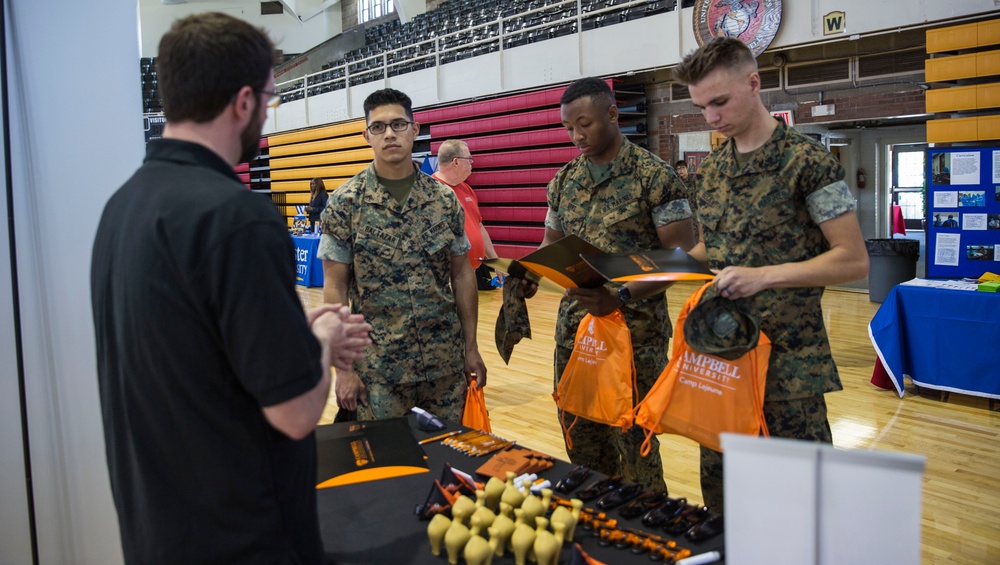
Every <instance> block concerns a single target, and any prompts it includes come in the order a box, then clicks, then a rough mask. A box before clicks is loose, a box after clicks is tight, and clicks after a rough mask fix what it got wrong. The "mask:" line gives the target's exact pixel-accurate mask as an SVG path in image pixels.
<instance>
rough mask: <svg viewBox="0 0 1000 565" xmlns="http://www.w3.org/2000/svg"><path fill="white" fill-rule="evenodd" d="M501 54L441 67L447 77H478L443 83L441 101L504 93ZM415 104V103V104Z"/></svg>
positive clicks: (492, 54)
mask: <svg viewBox="0 0 1000 565" xmlns="http://www.w3.org/2000/svg"><path fill="white" fill-rule="evenodd" d="M500 59H501V56H500V53H499V52H496V53H489V54H487V55H482V56H479V57H473V58H471V59H465V60H463V61H455V62H454V63H448V64H447V65H444V66H442V67H441V70H442V71H443V73H444V75H445V76H447V77H449V78H450V77H452V76H458V77H476V79H475V80H447V81H442V83H441V95H440V98H439V99H440V100H466V99H469V98H476V97H479V96H490V95H492V94H496V93H497V92H503V90H504V85H503V81H502V80H501V79H502V76H501V74H500ZM414 103H415V102H414Z"/></svg>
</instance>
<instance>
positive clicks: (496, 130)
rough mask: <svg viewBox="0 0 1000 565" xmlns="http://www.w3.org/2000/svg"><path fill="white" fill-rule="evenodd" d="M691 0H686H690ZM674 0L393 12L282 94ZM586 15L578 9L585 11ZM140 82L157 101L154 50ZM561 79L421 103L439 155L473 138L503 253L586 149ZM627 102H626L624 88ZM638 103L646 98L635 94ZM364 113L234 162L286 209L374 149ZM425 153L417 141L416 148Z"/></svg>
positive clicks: (533, 223) (531, 245) (521, 248)
mask: <svg viewBox="0 0 1000 565" xmlns="http://www.w3.org/2000/svg"><path fill="white" fill-rule="evenodd" d="M690 3H691V0H684V1H683V3H682V5H688V4H690ZM677 4H678V2H677V0H657V1H646V2H639V1H635V0H583V1H582V2H581V3H580V4H579V9H580V12H579V14H578V13H577V6H578V4H577V2H575V1H560V0H513V1H510V2H492V1H489V0H471V1H468V0H449V1H446V2H444V3H443V4H441V5H440V6H438V8H436V9H435V10H432V11H430V12H427V13H424V14H420V15H418V16H416V17H415V18H414V19H413V20H411V21H410V22H408V23H406V24H402V23H400V21H399V20H398V19H390V20H385V21H382V22H379V23H376V24H374V25H371V26H369V27H367V29H366V30H365V45H364V46H362V47H360V48H358V49H355V50H353V51H350V52H348V53H346V54H345V55H344V57H343V58H342V59H340V60H337V61H329V62H327V63H325V64H324V65H323V66H322V70H321V71H320V72H319V73H315V74H311V75H309V76H307V77H302V78H298V79H294V80H293V81H290V82H288V83H285V84H279V87H278V91H279V93H281V94H282V95H283V101H285V102H288V101H292V100H299V99H302V98H305V97H306V96H317V95H321V94H324V93H327V92H330V91H333V90H340V89H343V88H346V87H347V86H348V85H350V86H357V85H359V84H364V83H366V82H370V81H373V80H380V79H382V78H384V77H385V76H387V75H388V76H395V75H399V74H404V73H409V72H414V71H417V70H421V69H426V68H429V67H432V66H434V65H437V64H448V63H450V62H453V61H459V60H464V59H468V58H471V57H477V56H480V55H485V54H488V53H492V52H495V51H497V50H499V49H500V48H501V42H502V43H503V48H505V49H506V48H511V47H516V46H518V45H524V44H527V43H535V42H538V41H545V40H547V39H550V38H555V37H560V36H563V35H568V34H571V33H576V32H577V31H578V29H577V26H578V25H580V24H582V26H581V29H582V30H587V29H593V28H595V27H603V26H607V25H613V24H616V23H619V22H622V21H629V20H632V19H636V18H639V17H646V16H650V15H653V14H657V13H661V12H664V11H669V10H673V9H675V8H676V6H677ZM578 18H579V19H578ZM140 66H141V71H142V88H143V101H144V107H145V108H146V111H147V112H157V111H160V107H159V95H158V92H157V90H156V74H155V73H156V71H155V60H153V59H142V60H141V61H140ZM562 90H563V89H562V87H560V88H551V89H547V90H541V91H536V92H528V93H521V94H516V95H509V96H499V97H497V98H494V99H490V100H481V101H477V102H470V103H466V104H458V105H452V106H448V107H444V108H433V109H427V110H422V111H418V112H417V113H416V116H415V118H416V120H417V121H419V122H420V123H421V124H423V125H425V126H429V127H428V128H426V129H425V130H424V131H425V132H429V137H430V141H429V146H427V145H425V146H424V151H426V150H427V149H429V150H430V151H431V152H432V153H433V154H435V155H436V153H437V149H438V147H440V144H441V142H442V141H444V140H445V139H449V138H457V139H462V140H463V141H465V142H467V143H468V144H469V148H470V150H471V151H472V152H473V155H474V156H475V172H474V173H473V174H472V176H470V177H469V179H468V182H469V184H470V185H471V186H473V187H474V188H475V190H476V192H477V195H478V197H479V201H480V204H481V207H482V209H483V217H484V222H485V224H486V227H487V230H488V231H489V233H490V236H491V238H492V239H493V240H494V243H495V246H496V248H497V251H498V252H499V253H500V255H501V256H504V257H510V258H520V257H523V256H524V255H525V254H527V253H529V252H531V251H533V250H534V249H535V248H537V245H538V244H539V242H541V239H542V236H543V235H544V226H543V223H542V222H543V220H544V217H545V211H546V209H547V205H546V201H545V186H546V185H547V184H548V182H549V181H550V180H551V179H552V178H553V176H554V175H555V173H556V172H557V171H558V170H559V168H560V167H561V166H562V165H564V164H565V163H566V162H567V161H569V160H570V159H572V158H573V157H575V156H576V155H577V154H578V150H577V149H576V148H575V147H573V146H572V145H570V144H569V141H568V139H567V136H566V132H565V130H564V129H563V128H562V127H561V126H560V125H559V124H560V116H559V108H558V102H559V97H560V95H561V93H562ZM619 105H620V106H622V107H624V106H623V102H622V101H621V100H619ZM634 109H635V110H637V111H640V110H644V108H639V107H638V106H637V107H636V108H634ZM644 119H645V118H644V116H643V117H642V120H641V121H638V122H636V123H631V122H630V123H626V122H625V121H624V120H623V121H622V128H623V131H625V132H634V134H636V135H639V134H643V133H644V132H645V123H644ZM363 127H364V122H363V120H355V121H352V122H347V123H342V124H336V125H333V126H326V127H320V128H311V129H308V130H300V131H296V132H286V133H281V134H275V135H271V136H270V137H269V138H267V139H264V140H262V148H264V149H263V151H262V155H261V156H260V157H259V158H258V159H256V160H255V161H254V162H252V163H250V164H245V165H244V166H241V167H240V168H239V170H238V174H239V175H240V178H241V179H242V180H243V181H244V182H245V183H247V185H248V186H249V187H250V188H254V189H262V190H266V191H269V192H270V193H271V198H272V200H273V201H274V203H275V205H276V206H278V209H279V210H280V211H281V213H282V214H283V215H284V216H285V217H286V218H287V219H288V222H289V224H290V223H291V221H292V216H294V215H295V214H296V209H295V206H301V205H304V204H306V203H307V202H308V199H309V180H310V179H312V178H314V177H320V178H323V179H324V180H325V182H326V184H327V189H328V190H333V189H334V188H336V187H337V186H338V185H340V184H341V183H343V182H344V181H346V180H347V179H349V178H350V177H351V176H353V175H355V174H357V173H358V172H360V171H361V170H363V169H364V168H365V167H367V166H368V164H369V163H370V162H371V159H372V158H373V154H372V151H371V149H370V148H369V147H368V146H367V144H366V143H365V141H364V138H363V137H362V136H361V135H360V132H361V130H362V129H363ZM418 154H419V153H418Z"/></svg>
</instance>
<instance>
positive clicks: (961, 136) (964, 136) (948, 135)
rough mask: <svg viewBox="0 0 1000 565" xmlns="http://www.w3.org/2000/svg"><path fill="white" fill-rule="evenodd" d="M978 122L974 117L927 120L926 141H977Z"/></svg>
mask: <svg viewBox="0 0 1000 565" xmlns="http://www.w3.org/2000/svg"><path fill="white" fill-rule="evenodd" d="M978 139H979V124H978V121H977V120H976V118H950V119H943V120H927V143H950V142H957V141H977V140H978Z"/></svg>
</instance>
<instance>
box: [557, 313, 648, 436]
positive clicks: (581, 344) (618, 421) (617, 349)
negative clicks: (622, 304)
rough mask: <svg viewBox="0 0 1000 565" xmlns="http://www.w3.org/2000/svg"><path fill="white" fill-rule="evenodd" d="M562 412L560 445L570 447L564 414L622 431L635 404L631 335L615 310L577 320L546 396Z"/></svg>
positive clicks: (628, 425)
mask: <svg viewBox="0 0 1000 565" xmlns="http://www.w3.org/2000/svg"><path fill="white" fill-rule="evenodd" d="M552 397H553V398H554V399H555V401H556V406H558V407H559V409H560V410H562V412H563V414H562V427H563V433H564V434H565V436H566V445H567V447H569V448H570V449H572V448H573V445H572V442H571V441H570V438H569V431H570V430H571V429H572V428H573V425H574V424H576V418H574V419H573V422H572V423H571V424H570V425H569V427H567V426H566V413H567V412H568V413H570V414H573V415H574V416H576V417H577V418H586V419H588V420H592V421H594V422H598V423H601V424H607V425H609V426H618V427H620V428H622V430H623V431H624V430H627V429H628V428H629V427H631V425H632V409H633V407H634V406H635V400H636V398H635V359H634V358H633V356H632V335H631V334H630V333H629V331H628V326H627V325H626V324H625V317H624V316H623V315H622V313H621V312H619V311H617V310H616V311H614V312H612V313H611V314H608V315H607V316H601V317H597V316H591V315H590V314H587V315H586V316H584V317H583V320H582V321H580V326H579V328H578V329H577V330H576V340H575V341H574V343H573V353H572V355H570V358H569V362H568V363H566V368H565V369H564V370H563V374H562V376H561V377H560V379H559V386H558V387H556V392H555V393H554V394H553V395H552Z"/></svg>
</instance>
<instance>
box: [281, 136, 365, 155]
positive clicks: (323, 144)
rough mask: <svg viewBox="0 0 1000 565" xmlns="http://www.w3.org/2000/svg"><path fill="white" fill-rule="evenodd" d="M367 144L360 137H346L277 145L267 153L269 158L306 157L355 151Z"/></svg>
mask: <svg viewBox="0 0 1000 565" xmlns="http://www.w3.org/2000/svg"><path fill="white" fill-rule="evenodd" d="M367 146H368V142H367V141H365V138H364V137H363V136H360V135H352V136H348V137H338V138H336V139H323V140H321V141H309V142H305V143H292V144H289V145H279V146H277V147H271V148H270V149H269V151H268V153H269V154H270V155H271V158H272V159H273V158H275V157H287V156H289V155H306V154H309V153H329V152H335V151H341V150H343V149H355V148H359V147H367Z"/></svg>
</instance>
